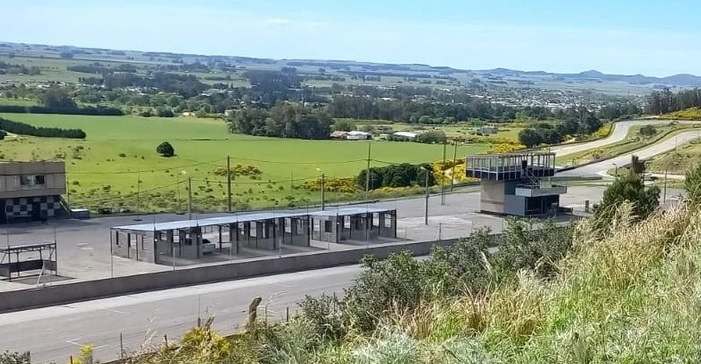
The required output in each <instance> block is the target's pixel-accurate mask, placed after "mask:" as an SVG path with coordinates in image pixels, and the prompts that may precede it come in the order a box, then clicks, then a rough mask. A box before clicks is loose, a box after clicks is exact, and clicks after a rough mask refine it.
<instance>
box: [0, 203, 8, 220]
mask: <svg viewBox="0 0 701 364" xmlns="http://www.w3.org/2000/svg"><path fill="white" fill-rule="evenodd" d="M6 222H7V208H6V207H5V200H0V223H3V224H4V223H6Z"/></svg>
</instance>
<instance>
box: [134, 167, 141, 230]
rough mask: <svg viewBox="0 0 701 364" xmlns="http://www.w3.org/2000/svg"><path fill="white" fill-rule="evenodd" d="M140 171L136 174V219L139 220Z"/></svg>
mask: <svg viewBox="0 0 701 364" xmlns="http://www.w3.org/2000/svg"><path fill="white" fill-rule="evenodd" d="M140 195H141V172H140V171H139V173H137V174H136V219H134V220H136V221H141V217H139V211H140V210H141V206H140V202H141V201H140V200H141V196H140Z"/></svg>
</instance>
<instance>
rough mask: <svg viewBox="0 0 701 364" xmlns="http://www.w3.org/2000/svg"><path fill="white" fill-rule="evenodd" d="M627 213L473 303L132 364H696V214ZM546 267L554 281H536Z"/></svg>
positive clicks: (442, 303)
mask: <svg viewBox="0 0 701 364" xmlns="http://www.w3.org/2000/svg"><path fill="white" fill-rule="evenodd" d="M631 211H632V209H631V207H630V205H628V204H624V205H622V206H621V207H620V208H619V211H618V213H617V214H616V215H615V216H614V218H613V220H611V222H610V226H611V230H610V233H608V234H607V235H606V236H605V237H604V238H597V236H599V234H598V233H596V232H595V230H594V228H593V226H594V224H593V223H592V222H591V221H584V222H583V223H581V224H580V225H579V226H577V229H576V232H575V235H574V243H573V246H572V247H571V248H570V250H569V254H568V255H567V256H566V257H565V258H564V259H562V260H560V261H559V262H557V263H556V264H554V265H552V262H547V261H545V260H541V261H540V262H539V263H538V264H537V265H536V267H535V269H526V270H520V271H518V273H517V274H516V275H515V276H513V278H512V279H505V280H500V281H498V283H496V284H489V285H487V287H488V288H487V289H485V290H482V291H479V292H478V293H472V294H471V293H464V294H460V295H458V296H457V297H451V298H444V297H442V296H440V295H438V296H428V297H431V298H427V299H424V300H423V301H421V302H420V303H419V304H418V305H415V306H411V307H408V306H404V307H402V306H399V305H394V306H391V307H387V308H386V311H385V312H384V313H383V314H382V315H378V322H377V325H376V328H375V329H372V330H370V331H368V330H365V329H363V328H359V327H354V326H353V325H352V324H350V325H346V324H339V323H338V322H337V321H336V318H338V317H337V316H333V315H332V312H328V311H324V310H319V309H318V308H317V310H316V311H315V312H318V313H319V314H320V315H321V316H322V317H320V318H316V319H315V318H313V317H298V318H296V319H294V320H292V321H291V322H290V323H289V324H284V325H273V326H267V325H265V324H263V323H261V322H258V323H257V324H254V325H248V326H247V332H245V333H242V334H239V335H236V336H235V337H233V338H231V339H228V340H226V341H225V340H224V339H222V338H221V337H219V336H217V335H216V334H213V333H210V332H209V330H208V326H207V327H205V329H204V330H203V329H201V328H200V329H196V330H195V331H193V332H192V333H190V334H188V335H186V338H185V340H184V342H183V344H182V345H181V346H180V347H179V348H175V347H171V348H169V349H163V348H162V349H161V351H160V353H159V354H156V355H153V356H148V357H141V358H135V359H133V360H132V361H131V362H132V363H164V362H167V363H288V364H292V363H299V364H301V363H338V364H340V363H368V364H369V363H379V364H382V363H426V364H428V363H431V364H432V363H455V364H458V363H460V364H464V363H524V364H525V363H611V362H614V363H696V362H701V214H700V213H699V212H701V211H699V210H698V209H697V208H691V207H685V206H678V207H676V208H675V209H673V210H671V211H667V212H666V213H664V214H656V215H653V216H652V217H650V218H648V219H647V220H644V221H642V222H639V223H633V221H635V220H634V219H633V218H632V216H631V213H630V212H631ZM487 264H488V265H489V263H487ZM543 264H545V265H547V264H550V265H551V266H552V267H554V270H555V272H554V274H553V275H543V274H540V275H539V274H538V272H539V269H538V266H539V265H543ZM487 269H489V270H492V269H494V268H492V267H490V266H488V267H487ZM466 292H469V290H467V291H466ZM324 307H328V306H324ZM334 307H335V306H334ZM341 309H343V308H341ZM333 311H335V308H334V310H333ZM339 320H340V319H339ZM320 322H322V323H325V324H323V325H321V326H319V325H318V324H319V323H320ZM339 328H340V330H339ZM226 352H228V354H226Z"/></svg>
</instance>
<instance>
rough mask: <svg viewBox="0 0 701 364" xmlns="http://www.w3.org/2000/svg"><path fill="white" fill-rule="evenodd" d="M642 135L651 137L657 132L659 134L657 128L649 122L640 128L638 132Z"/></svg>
mask: <svg viewBox="0 0 701 364" xmlns="http://www.w3.org/2000/svg"><path fill="white" fill-rule="evenodd" d="M638 133H639V134H640V135H642V136H643V137H646V138H649V137H651V136H653V135H655V134H657V129H655V127H654V126H652V125H650V124H648V125H645V126H643V127H642V128H640V131H639V132H638Z"/></svg>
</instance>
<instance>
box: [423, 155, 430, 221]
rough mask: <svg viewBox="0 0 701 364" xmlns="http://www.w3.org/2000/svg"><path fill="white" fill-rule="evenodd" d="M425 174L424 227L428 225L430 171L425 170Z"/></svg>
mask: <svg viewBox="0 0 701 364" xmlns="http://www.w3.org/2000/svg"><path fill="white" fill-rule="evenodd" d="M424 173H426V210H425V211H424V225H428V196H429V194H428V174H429V173H430V171H429V170H428V169H426V168H424Z"/></svg>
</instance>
